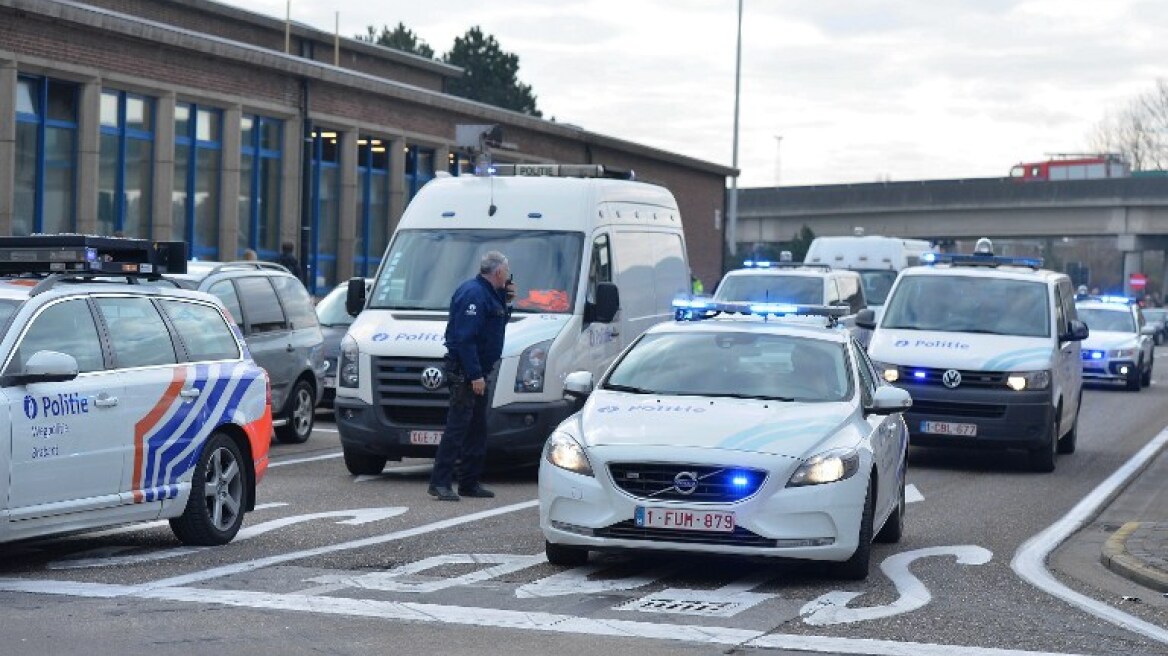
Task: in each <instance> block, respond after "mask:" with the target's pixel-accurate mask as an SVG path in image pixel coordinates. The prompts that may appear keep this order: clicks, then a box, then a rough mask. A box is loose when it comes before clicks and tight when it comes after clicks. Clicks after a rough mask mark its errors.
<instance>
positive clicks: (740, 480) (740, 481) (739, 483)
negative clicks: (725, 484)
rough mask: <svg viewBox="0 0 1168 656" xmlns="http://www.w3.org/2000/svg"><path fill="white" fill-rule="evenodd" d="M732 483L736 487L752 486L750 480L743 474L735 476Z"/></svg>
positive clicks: (731, 480)
mask: <svg viewBox="0 0 1168 656" xmlns="http://www.w3.org/2000/svg"><path fill="white" fill-rule="evenodd" d="M730 482H731V483H733V484H734V487H746V486H747V485H749V484H750V479H749V478H747V477H745V476H743V475H741V474H735V475H734V477H733V478H731V479H730Z"/></svg>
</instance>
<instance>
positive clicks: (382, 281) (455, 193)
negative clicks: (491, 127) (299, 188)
mask: <svg viewBox="0 0 1168 656" xmlns="http://www.w3.org/2000/svg"><path fill="white" fill-rule="evenodd" d="M613 176H617V177H613ZM621 178H623V179H621ZM629 178H630V176H628V175H618V174H615V173H614V172H612V171H606V170H605V169H604V168H603V167H601V166H596V165H587V166H585V165H518V164H517V165H499V166H495V167H492V169H491V171H490V172H489V175H486V176H462V177H447V178H438V179H436V180H434V181H432V182H430V183H428V184H427V185H426V186H425V187H423V189H422V190H421V191H420V192H419V194H418V195H417V196H416V197H415V198H414V199H413V201H412V202H411V203H410V205H409V207H408V208H407V209H406V212H405V214H404V215H403V216H402V218H401V221H400V222H399V224H398V226H397V228H396V230H395V231H394V235H393V238H392V239H391V241H390V244H389V246H388V248H387V250H386V253H385V257H384V258H383V259H382V262H381V265H380V268H379V269H378V272H377V276H376V279H375V280H374V283H373V286H372V288H371V289H370V290H369V292H368V293H366V290H365V281H364V280H363V279H360V278H357V279H354V280H352V281H350V287H349V290H350V296H349V298H348V299H347V306H348V309H349V311H350V314H357V313H358V312H360V315H359V316H358V317H357V319H356V320H355V321H354V323H353V325H352V326H351V327H350V328H349V331H348V334H347V335H346V336H345V338H344V340H343V341H342V344H341V356H340V361H339V363H338V371H337V382H336V399H335V401H334V405H335V412H336V421H337V428H338V429H339V431H340V435H341V444H342V446H343V448H344V454H345V464H346V466H347V467H348V468H349V471H351V472H352V473H354V474H372V473H377V472H380V471H381V470H382V468H383V467H384V466H385V462H386V460H400V459H401V458H402V457H403V456H409V457H433V455H434V454H435V452H436V449H437V445H438V442H439V441H440V440H441V438H442V431H443V429H444V427H445V422H446V409H447V405H448V400H449V391H448V388H447V386H446V384H445V381H444V380H443V370H442V358H443V355H444V354H445V352H446V347H445V345H444V341H443V340H444V333H445V330H446V318H447V313H448V310H449V306H450V297H451V294H452V293H453V292H454V289H455V288H456V287H457V286H458V285H459V284H460V283H462V282H463V281H465V280H467V279H470V278H473V277H474V276H475V275H477V274H478V265H479V261H480V259H481V258H482V255H483V254H484V253H486V252H487V251H491V250H497V251H501V252H502V253H503V254H504V255H506V256H507V258H508V260H509V262H510V265H511V272H512V274H513V276H514V283H515V285H516V288H517V294H516V297H515V300H514V302H513V310H512V314H511V318H510V322H509V324H508V326H507V333H506V341H505V343H504V348H503V356H502V360H501V362H500V364H499V365H498V366H497V367H496V368H495V370H494V371H492V372H491V374H490V375H489V377H488V380H489V381H490V383H491V384H490V390H491V392H490V393H491V399H490V405H489V411H488V416H487V424H488V433H489V435H488V441H487V450H488V457H489V458H491V459H492V460H512V461H515V460H527V461H530V462H535V461H536V459H537V457H538V455H539V453H540V450H541V449H542V447H543V444H544V441H545V440H546V439H547V436H548V434H549V433H550V432H551V430H552V428H554V427H555V426H556V425H557V424H558V423H559V422H560V421H561V420H562V419H563V418H564V417H566V416H568V414H569V413H570V411H571V408H570V406H569V404H568V402H567V401H565V400H564V398H563V378H564V376H565V375H566V374H567V373H568V372H571V371H577V370H589V371H593V372H595V373H596V374H597V375H599V374H600V372H602V371H603V370H604V368H605V367H606V366H608V364H609V363H610V362H612V360H613V359H614V358H615V357H616V355H617V354H618V353H620V351H621V350H622V349H623V348H624V347H625V346H626V345H628V344H629V343H630V342H631V340H633V339H634V338H636V337H637V335H639V334H641V332H643V331H644V330H645V329H646V328H648V327H650V326H652V325H653V324H656V323H658V322H660V321H664V320H667V319H669V318H670V317H671V316H672V307H671V304H672V301H673V299H674V298H675V297H676V296H678V295H680V294H685V293H687V292H688V291H689V289H690V277H689V265H688V261H687V257H686V249H685V238H684V235H683V232H682V219H681V214H680V212H679V211H678V208H677V202H676V201H675V199H674V198H673V195H672V194H671V193H670V192H669V191H668V190H667V189H665V188H664V187H661V186H658V185H654V184H647V183H643V182H637V181H635V180H632V179H629Z"/></svg>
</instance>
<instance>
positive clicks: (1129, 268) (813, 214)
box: [735, 177, 1168, 280]
mask: <svg viewBox="0 0 1168 656" xmlns="http://www.w3.org/2000/svg"><path fill="white" fill-rule="evenodd" d="M804 225H806V226H807V227H808V228H810V229H811V231H812V232H814V233H815V234H816V236H828V235H850V234H852V233H853V230H854V229H855V228H856V227H857V226H860V227H863V228H864V232H865V234H869V235H895V236H899V237H916V238H922V239H930V240H941V239H976V238H978V237H998V238H1062V237H1114V238H1115V240H1116V241H1115V244H1116V248H1117V250H1118V251H1120V252H1121V253H1123V258H1124V266H1123V269H1124V276H1123V279H1124V280H1127V276H1128V274H1129V273H1131V272H1135V271H1139V270H1140V264H1141V261H1142V253H1143V252H1144V251H1165V250H1168V177H1131V178H1118V179H1106V180H1068V181H1057V182H1026V183H1023V182H1019V181H1016V180H1013V179H1010V178H973V179H966V180H924V181H917V182H884V183H872V184H849V185H823V186H809V187H766V188H756V189H742V190H740V191H739V197H738V227H737V237H736V239H735V241H736V242H737V243H738V244H740V245H746V246H747V247H749V245H750V244H753V243H755V242H781V241H787V240H790V239H791V238H792V236H793V235H796V234H797V233H798V232H799V230H801V229H802V227H803V226H804ZM1165 280H1168V271H1166V272H1165Z"/></svg>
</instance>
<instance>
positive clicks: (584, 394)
mask: <svg viewBox="0 0 1168 656" xmlns="http://www.w3.org/2000/svg"><path fill="white" fill-rule="evenodd" d="M592 388H593V380H592V372H591V371H573V372H572V373H570V374H568V375H567V376H565V377H564V398H565V399H567V400H568V402H569V403H571V404H572V411H573V412H575V411H577V410H579V409H580V408H582V407H583V406H584V402H585V401H587V400H588V395H589V394H592Z"/></svg>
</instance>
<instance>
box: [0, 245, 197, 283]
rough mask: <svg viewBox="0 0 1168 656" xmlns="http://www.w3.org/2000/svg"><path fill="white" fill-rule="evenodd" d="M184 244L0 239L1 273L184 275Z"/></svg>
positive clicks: (185, 268)
mask: <svg viewBox="0 0 1168 656" xmlns="http://www.w3.org/2000/svg"><path fill="white" fill-rule="evenodd" d="M186 270H187V244H186V242H181V241H177V242H175V241H158V242H153V241H150V240H148V239H130V238H125V237H98V236H93V235H31V236H27V237H0V273H6V274H9V275H12V274H15V275H21V274H50V273H67V274H88V275H123V276H131V277H134V276H142V277H147V278H157V277H159V276H160V275H161V274H163V273H186Z"/></svg>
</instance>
